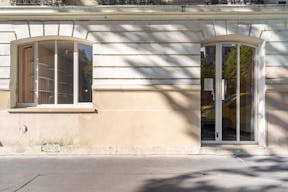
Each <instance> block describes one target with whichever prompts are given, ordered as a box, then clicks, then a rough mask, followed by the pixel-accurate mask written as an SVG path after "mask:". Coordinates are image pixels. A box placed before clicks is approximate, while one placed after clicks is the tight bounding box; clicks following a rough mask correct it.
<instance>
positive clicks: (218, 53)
mask: <svg viewBox="0 0 288 192" xmlns="http://www.w3.org/2000/svg"><path fill="white" fill-rule="evenodd" d="M215 67H216V70H215V71H216V73H215V75H216V78H215V81H216V82H215V85H216V129H215V130H216V135H215V136H218V138H217V137H216V141H218V142H219V141H222V118H221V117H222V95H221V93H222V88H221V87H222V86H221V85H222V83H221V82H222V78H221V77H222V45H221V44H220V43H218V44H216V66H215Z"/></svg>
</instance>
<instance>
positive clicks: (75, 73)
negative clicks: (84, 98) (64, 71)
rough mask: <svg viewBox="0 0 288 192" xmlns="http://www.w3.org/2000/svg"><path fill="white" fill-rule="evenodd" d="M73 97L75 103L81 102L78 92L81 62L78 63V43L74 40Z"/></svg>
mask: <svg viewBox="0 0 288 192" xmlns="http://www.w3.org/2000/svg"><path fill="white" fill-rule="evenodd" d="M73 57H74V58H73V61H74V63H73V84H74V87H73V99H74V104H77V103H78V102H79V99H78V98H79V94H78V89H79V72H78V71H79V64H78V43H77V42H74V52H73Z"/></svg>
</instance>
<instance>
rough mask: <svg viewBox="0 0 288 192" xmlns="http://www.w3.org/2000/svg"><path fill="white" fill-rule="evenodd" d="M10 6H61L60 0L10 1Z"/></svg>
mask: <svg viewBox="0 0 288 192" xmlns="http://www.w3.org/2000/svg"><path fill="white" fill-rule="evenodd" d="M11 5H62V0H11Z"/></svg>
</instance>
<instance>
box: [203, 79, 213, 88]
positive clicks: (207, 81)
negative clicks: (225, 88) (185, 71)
mask: <svg viewBox="0 0 288 192" xmlns="http://www.w3.org/2000/svg"><path fill="white" fill-rule="evenodd" d="M213 81H214V79H213V78H204V91H213V90H214V89H213V87H214V86H213V85H214V82H213Z"/></svg>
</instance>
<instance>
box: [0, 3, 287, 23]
mask: <svg viewBox="0 0 288 192" xmlns="http://www.w3.org/2000/svg"><path fill="white" fill-rule="evenodd" d="M287 18H288V6H287V5H249V6H227V5H226V6H219V5H218V6H217V5H213V6H207V5H198V6H195V5H194V6H189V5H183V6H179V5H165V6H163V5H162V6H161V5H158V6H157V5H156V6H93V7H81V6H65V7H39V6H37V7H36V6H35V7H31V6H29V7H22V6H21V7H18V6H17V7H15V6H6V7H0V20H2V21H3V20H5V21H7V20H8V21H9V20H127V19H129V20H153V19H157V20H183V19H190V20H191V19H192V20H206V19H208V20H210V19H213V20H223V19H225V20H235V19H248V20H252V19H287Z"/></svg>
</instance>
